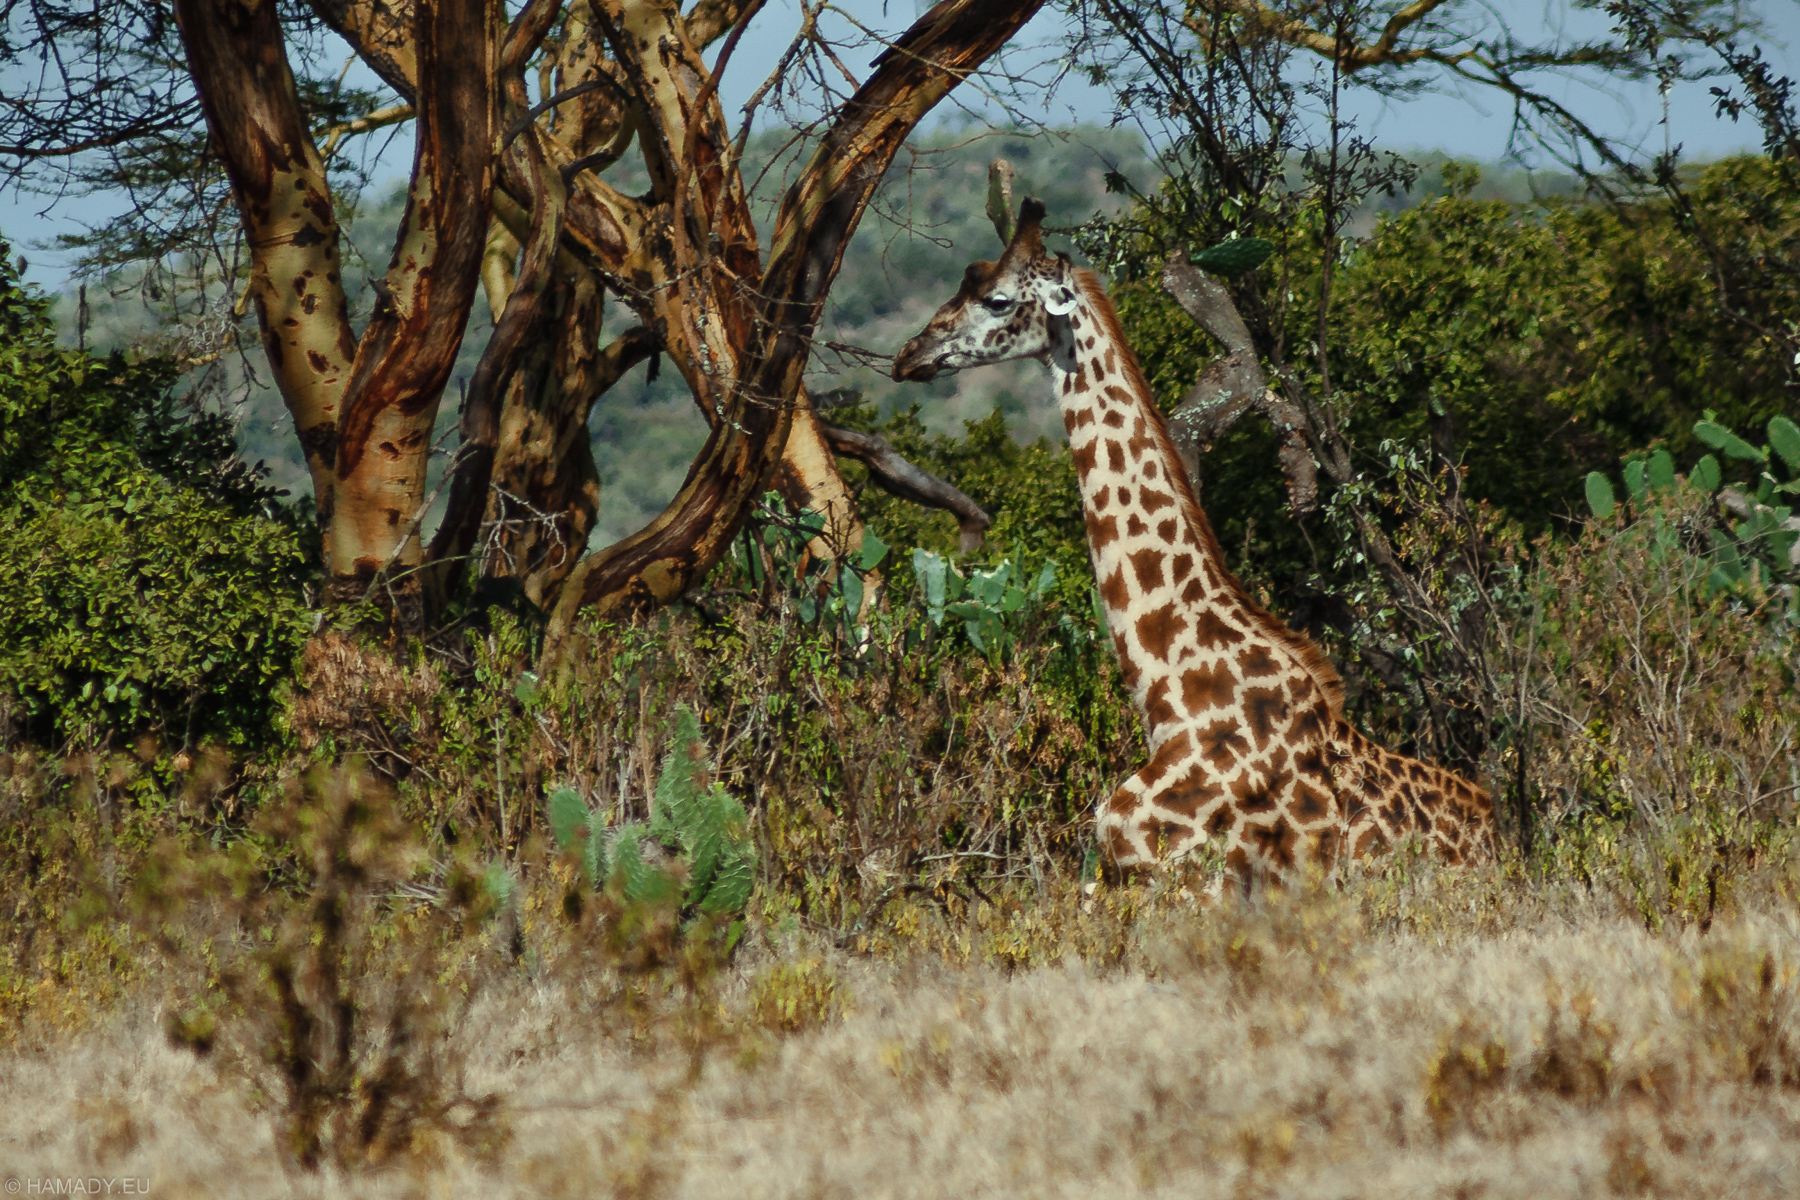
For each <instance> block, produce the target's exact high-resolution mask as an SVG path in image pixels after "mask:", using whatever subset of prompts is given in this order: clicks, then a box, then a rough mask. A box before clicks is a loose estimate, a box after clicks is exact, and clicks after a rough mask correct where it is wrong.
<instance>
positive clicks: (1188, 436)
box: [1162, 251, 1319, 514]
mask: <svg viewBox="0 0 1800 1200" xmlns="http://www.w3.org/2000/svg"><path fill="white" fill-rule="evenodd" d="M1162 286H1163V290H1164V291H1166V292H1168V293H1169V295H1170V296H1172V297H1174V298H1175V302H1176V303H1177V304H1179V305H1181V307H1182V309H1183V310H1184V311H1185V312H1186V313H1187V314H1188V316H1190V317H1192V318H1193V319H1194V321H1195V323H1197V324H1198V325H1199V326H1200V328H1202V329H1204V330H1206V332H1207V333H1208V334H1210V335H1212V337H1213V339H1214V340H1215V341H1217V342H1218V343H1219V345H1220V346H1222V347H1224V349H1225V355H1224V357H1222V358H1219V359H1216V360H1215V361H1214V362H1212V363H1211V364H1210V365H1208V367H1207V368H1206V370H1205V371H1204V372H1202V373H1201V375H1200V379H1199V381H1198V382H1196V383H1195V384H1194V386H1193V388H1191V389H1190V390H1189V391H1188V394H1187V396H1186V397H1184V398H1183V399H1182V402H1181V404H1180V405H1179V406H1178V407H1177V408H1176V409H1175V411H1174V412H1172V413H1170V414H1169V433H1170V435H1171V437H1172V439H1173V441H1174V442H1175V449H1176V453H1178V454H1179V455H1180V456H1181V461H1182V465H1183V466H1185V467H1187V469H1188V478H1189V479H1190V480H1192V481H1193V484H1194V489H1195V490H1196V491H1198V490H1199V489H1200V482H1201V474H1200V455H1201V452H1202V451H1204V450H1205V449H1206V448H1207V447H1208V446H1210V445H1211V444H1212V443H1213V442H1214V441H1216V440H1217V439H1218V438H1219V437H1221V436H1223V435H1224V433H1225V431H1226V430H1227V429H1230V428H1231V426H1232V425H1233V424H1234V423H1235V422H1236V421H1237V419H1238V418H1239V417H1240V416H1242V415H1243V413H1244V411H1245V410H1246V409H1250V408H1254V409H1255V410H1256V411H1257V412H1259V413H1261V414H1262V415H1263V417H1264V419H1266V420H1267V421H1268V422H1269V424H1270V425H1271V426H1272V427H1273V428H1274V429H1275V431H1276V432H1277V433H1279V434H1281V450H1280V451H1279V452H1278V455H1277V458H1278V460H1279V461H1280V463H1281V470H1282V474H1283V475H1285V476H1286V478H1287V489H1288V504H1289V506H1290V507H1291V508H1292V509H1293V510H1294V512H1296V513H1301V514H1304V513H1309V512H1311V511H1313V509H1315V508H1317V507H1318V503H1319V477H1318V464H1317V463H1316V462H1315V461H1314V460H1313V455H1312V452H1311V450H1310V449H1309V448H1308V445H1307V440H1306V437H1305V433H1304V431H1305V430H1306V429H1307V424H1308V423H1307V420H1306V415H1305V413H1303V412H1302V411H1301V409H1300V407H1299V406H1298V405H1296V404H1294V403H1293V402H1291V401H1289V400H1287V399H1285V398H1284V397H1282V396H1281V395H1280V393H1278V392H1276V391H1275V390H1273V389H1272V388H1270V387H1269V385H1268V380H1267V379H1266V378H1265V377H1264V375H1263V369H1262V361H1261V358H1260V356H1259V355H1258V354H1257V352H1256V344H1255V343H1254V342H1253V341H1252V340H1251V337H1250V330H1249V328H1248V327H1247V326H1246V325H1245V324H1244V318H1243V317H1242V316H1241V315H1240V314H1239V313H1238V310H1237V305H1236V303H1234V302H1233V300H1232V299H1231V293H1230V292H1228V291H1226V290H1225V286H1224V285H1223V284H1221V283H1220V282H1219V281H1218V280H1216V279H1214V278H1213V277H1212V276H1210V275H1208V274H1207V273H1206V272H1204V271H1202V270H1201V269H1200V268H1198V267H1196V266H1194V265H1193V264H1191V263H1189V262H1188V261H1187V255H1186V254H1185V253H1183V252H1181V251H1176V253H1175V254H1173V255H1172V256H1170V258H1169V261H1168V262H1167V263H1166V264H1165V265H1164V266H1163V273H1162Z"/></svg>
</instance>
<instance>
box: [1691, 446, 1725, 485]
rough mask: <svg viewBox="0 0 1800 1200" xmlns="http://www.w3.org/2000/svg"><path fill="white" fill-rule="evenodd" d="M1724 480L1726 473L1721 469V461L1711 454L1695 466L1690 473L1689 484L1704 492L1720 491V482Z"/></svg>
mask: <svg viewBox="0 0 1800 1200" xmlns="http://www.w3.org/2000/svg"><path fill="white" fill-rule="evenodd" d="M1723 478H1724V472H1722V471H1721V470H1720V469H1719V460H1718V459H1716V458H1714V457H1713V456H1712V455H1710V454H1708V455H1705V456H1704V457H1702V458H1701V459H1700V461H1699V462H1697V463H1695V464H1694V469H1693V470H1692V471H1689V472H1688V482H1689V483H1690V484H1692V485H1693V486H1694V487H1697V488H1699V489H1700V490H1701V491H1703V492H1716V491H1718V490H1719V482H1720V480H1721V479H1723Z"/></svg>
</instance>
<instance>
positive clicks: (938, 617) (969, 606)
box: [912, 550, 1066, 663]
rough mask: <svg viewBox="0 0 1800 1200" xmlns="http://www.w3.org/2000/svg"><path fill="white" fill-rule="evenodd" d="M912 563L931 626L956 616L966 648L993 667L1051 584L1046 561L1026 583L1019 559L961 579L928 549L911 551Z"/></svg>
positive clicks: (1049, 565)
mask: <svg viewBox="0 0 1800 1200" xmlns="http://www.w3.org/2000/svg"><path fill="white" fill-rule="evenodd" d="M912 564H913V577H914V578H915V579H917V580H918V582H919V589H920V591H921V592H922V593H923V594H924V598H925V614H926V616H927V618H929V620H930V621H931V627H932V628H933V629H942V628H943V625H944V618H945V617H947V616H949V617H958V618H960V619H961V620H962V623H963V630H964V632H965V633H967V634H968V636H969V644H970V645H971V646H973V647H975V649H976V650H978V651H980V652H981V653H983V654H986V655H987V656H988V657H989V658H990V659H991V660H993V661H994V662H996V663H998V662H999V661H1000V658H1001V656H1002V655H1003V654H1005V653H1006V652H1007V651H1008V650H1009V649H1011V647H1012V646H1013V645H1014V644H1015V643H1016V642H1017V640H1018V638H1019V636H1020V632H1021V626H1022V625H1023V623H1024V621H1025V620H1026V618H1028V617H1029V616H1030V615H1031V612H1030V610H1031V609H1033V608H1035V607H1037V606H1039V605H1042V604H1043V603H1044V602H1045V601H1046V600H1048V599H1049V598H1050V595H1051V592H1052V589H1054V587H1055V586H1056V564H1055V563H1053V562H1047V563H1045V564H1044V566H1043V569H1042V570H1040V571H1039V572H1038V573H1037V578H1035V579H1032V580H1031V582H1030V583H1025V582H1023V581H1024V580H1026V579H1027V578H1029V576H1030V572H1029V571H1028V570H1027V569H1026V568H1025V566H1024V562H1023V559H1009V560H1008V561H1006V562H1002V563H1001V564H1000V565H999V566H997V567H995V568H994V569H993V570H991V571H981V570H975V571H971V572H970V573H969V575H968V576H967V577H966V578H965V577H964V576H963V575H962V573H961V572H959V571H958V570H957V569H956V568H955V567H953V566H951V565H950V562H949V560H948V559H946V558H944V557H942V556H941V555H937V554H933V553H932V552H931V551H929V550H914V551H913V553H912ZM1065 620H1066V618H1065Z"/></svg>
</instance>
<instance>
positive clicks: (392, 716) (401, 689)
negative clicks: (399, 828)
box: [286, 629, 442, 768]
mask: <svg viewBox="0 0 1800 1200" xmlns="http://www.w3.org/2000/svg"><path fill="white" fill-rule="evenodd" d="M298 683H299V686H298V687H297V688H296V689H295V691H294V695H293V698H292V700H291V701H290V703H289V706H288V709H287V713H286V720H287V725H288V728H289V729H290V730H291V731H292V732H293V733H294V735H295V736H296V737H297V738H298V739H299V742H300V748H301V749H302V750H306V751H311V750H314V749H316V748H317V747H319V746H320V745H321V744H325V743H327V742H329V744H330V745H331V746H332V747H333V748H334V749H336V750H337V751H339V752H361V753H364V754H367V755H370V756H372V757H374V758H375V759H376V760H377V761H378V762H379V763H380V765H382V766H384V767H389V768H391V767H392V766H393V765H395V764H405V763H407V761H408V753H409V751H408V750H407V747H408V744H409V743H410V742H412V741H413V740H415V739H418V740H429V738H430V737H431V736H432V734H433V733H434V732H435V729H434V725H435V720H434V718H435V715H436V714H435V711H434V701H435V700H436V699H437V697H438V695H439V692H440V690H441V687H442V685H441V683H440V681H439V679H438V675H437V672H436V671H435V670H433V669H432V667H431V666H430V665H429V664H427V663H424V662H421V663H418V664H417V665H414V666H412V667H408V666H406V665H404V664H402V663H398V662H396V661H394V658H393V656H392V655H390V654H388V653H387V652H386V651H384V650H383V649H381V648H380V647H379V646H376V645H373V644H369V643H367V642H364V641H359V640H356V639H354V638H351V637H347V636H345V635H344V634H341V633H338V632H337V631H335V630H329V629H328V630H325V631H324V632H322V633H319V634H317V635H316V636H314V637H312V638H311V639H309V640H308V641H307V643H306V652H305V655H304V657H303V659H302V661H301V666H300V677H299V680H298Z"/></svg>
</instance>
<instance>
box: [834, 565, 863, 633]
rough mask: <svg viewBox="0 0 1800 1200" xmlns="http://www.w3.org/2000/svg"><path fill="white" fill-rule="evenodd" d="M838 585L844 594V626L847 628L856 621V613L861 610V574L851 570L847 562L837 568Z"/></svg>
mask: <svg viewBox="0 0 1800 1200" xmlns="http://www.w3.org/2000/svg"><path fill="white" fill-rule="evenodd" d="M838 587H839V590H841V591H842V592H843V594H844V626H845V628H849V627H850V626H851V625H854V624H855V623H856V619H857V616H858V614H860V613H861V612H862V603H863V581H862V576H860V575H858V574H857V573H856V572H855V571H852V570H851V569H850V564H849V563H845V564H843V565H842V566H841V567H839V568H838Z"/></svg>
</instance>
